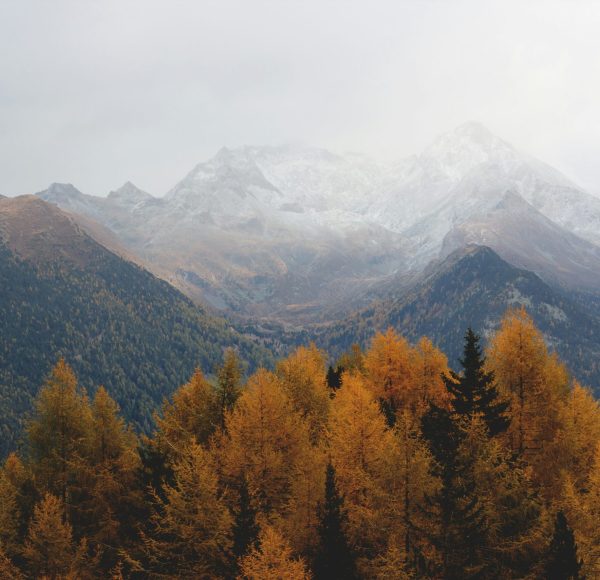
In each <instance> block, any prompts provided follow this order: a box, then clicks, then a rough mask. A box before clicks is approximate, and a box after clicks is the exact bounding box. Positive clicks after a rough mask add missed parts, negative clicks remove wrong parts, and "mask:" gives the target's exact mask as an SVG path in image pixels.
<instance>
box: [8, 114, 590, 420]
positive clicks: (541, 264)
mask: <svg viewBox="0 0 600 580" xmlns="http://www.w3.org/2000/svg"><path fill="white" fill-rule="evenodd" d="M0 234H1V238H2V244H1V248H0V249H1V250H2V251H1V254H2V260H1V264H2V268H3V270H4V276H3V278H2V282H1V283H2V288H0V293H1V294H0V295H2V296H3V297H5V298H4V300H3V303H2V308H3V314H2V315H3V317H4V318H3V320H5V321H6V322H5V331H4V333H3V334H4V336H3V337H2V341H3V342H2V345H1V346H2V349H1V350H2V356H1V357H0V359H1V360H0V362H1V365H0V368H1V369H2V375H1V377H0V384H1V385H2V387H1V388H2V389H3V393H2V397H1V398H2V405H3V407H8V406H9V404H8V403H7V401H12V403H11V404H13V407H15V404H14V402H15V401H18V404H16V407H18V408H19V409H21V410H23V409H27V408H28V405H29V404H30V401H31V395H32V394H33V393H34V392H35V389H36V388H37V386H38V385H39V383H40V381H41V380H42V378H43V376H44V374H45V373H46V372H47V370H48V368H49V366H50V365H51V364H52V363H53V362H54V361H55V359H56V357H57V356H59V355H61V354H64V355H65V356H66V357H67V358H68V359H69V360H70V361H72V362H73V365H74V366H75V368H76V371H77V372H78V373H79V375H80V376H81V377H82V380H83V381H84V383H85V384H88V385H90V387H91V388H94V386H95V385H98V384H100V383H104V384H106V385H107V387H109V390H110V391H111V394H113V396H115V397H116V398H117V400H118V401H119V403H120V404H121V406H122V407H123V409H124V412H125V415H126V416H127V417H128V419H129V420H133V421H134V422H135V423H136V424H137V425H138V427H139V428H141V429H148V428H149V426H150V424H151V419H150V415H151V412H152V409H154V408H155V407H156V405H157V404H158V403H159V402H160V400H161V399H162V397H163V396H164V395H166V394H168V393H169V392H171V391H172V389H173V388H174V386H175V385H176V384H179V383H181V382H182V381H183V380H185V379H186V378H187V375H189V373H190V372H191V369H192V366H193V365H196V364H200V366H202V367H203V368H204V369H205V370H208V371H209V372H210V371H211V370H212V369H214V367H215V365H216V364H218V361H219V360H220V356H221V354H222V351H223V348H224V347H225V346H226V345H228V344H233V345H236V346H237V348H238V350H239V351H240V353H241V354H242V356H243V358H245V359H246V360H247V361H248V364H249V365H250V366H252V365H254V366H256V365H260V364H269V361H270V360H271V358H270V357H271V356H272V354H273V353H274V354H276V355H277V354H282V353H284V352H286V350H288V349H289V348H291V347H292V346H293V345H295V344H298V343H301V342H307V341H309V340H315V341H316V342H317V344H319V345H320V346H323V347H324V348H327V349H328V351H329V352H330V353H331V354H333V355H336V354H340V353H341V352H342V350H344V349H345V348H347V347H348V346H349V345H350V344H351V343H353V342H361V343H363V344H365V343H366V342H368V340H369V338H370V337H371V336H372V334H373V332H375V330H376V329H383V328H385V327H386V326H388V325H391V326H394V327H395V328H397V329H398V331H399V332H401V333H402V334H404V335H406V336H407V337H409V338H410V339H411V340H415V339H416V338H418V336H420V335H422V334H426V335H428V336H430V337H431V338H432V339H433V340H434V341H435V342H436V343H437V344H438V345H439V346H441V347H442V348H443V349H444V350H445V351H446V352H447V353H448V355H449V357H450V359H451V363H452V364H453V365H454V364H455V363H456V357H457V356H458V354H459V351H458V349H459V348H460V344H461V342H462V335H463V333H464V330H465V328H466V326H468V325H471V326H473V327H474V328H475V329H476V330H477V331H478V332H481V333H483V335H484V336H488V335H489V334H490V333H491V332H492V331H493V330H494V329H495V328H496V327H497V325H498V321H499V319H500V318H501V316H502V315H503V313H504V312H505V310H506V308H507V307H509V306H517V305H524V306H525V307H526V308H527V310H528V311H529V312H530V313H531V314H532V316H533V317H534V320H535V322H536V324H538V326H539V327H540V328H541V329H542V330H543V332H544V334H545V336H546V339H547V340H548V342H549V344H550V345H551V347H552V348H553V349H555V350H556V351H557V352H558V353H559V355H560V356H561V357H562V358H564V359H565V360H566V361H567V362H568V364H569V366H570V368H571V370H572V372H573V373H574V375H575V376H576V377H577V378H579V379H581V380H582V381H584V382H586V383H589V384H592V385H593V386H597V385H600V370H599V366H598V363H597V361H598V360H599V354H600V246H599V244H600V199H599V198H597V197H595V196H593V195H591V194H590V193H588V192H586V191H584V190H583V189H581V188H580V187H578V186H576V185H575V184H573V183H572V182H571V181H570V180H569V179H568V178H567V177H565V176H563V175H562V174H561V173H560V172H558V171H557V170H555V169H553V168H551V167H549V166H548V165H546V164H544V163H542V162H541V161H538V160H536V159H534V158H532V157H531V156H529V155H527V154H524V153H521V152H519V151H518V150H517V149H516V148H514V147H512V146H511V145H510V144H508V143H506V142H505V141H503V140H502V139H500V138H498V137H495V136H494V135H492V134H491V133H490V132H489V131H488V130H487V129H485V128H484V127H483V126H482V125H480V124H478V123H467V124H464V125H462V126H460V127H458V128H457V129H455V130H454V131H451V132H450V133H447V134H445V135H442V136H441V137H439V138H438V139H437V140H435V141H434V142H433V143H432V144H431V145H430V146H429V147H427V148H426V149H425V150H424V151H423V152H422V153H421V154H420V155H415V156H412V157H410V158H407V159H402V160H400V161H398V162H394V163H387V164H384V163H379V162H375V161H373V160H370V159H368V158H367V157H365V156H362V155H358V154H346V155H338V154H334V153H331V152H329V151H326V150H324V149H318V148H313V147H307V146H301V145H285V146H280V147H256V146H245V147H239V148H235V149H227V148H224V149H221V150H220V151H219V152H218V153H217V154H216V155H215V156H214V157H213V158H212V159H210V160H208V161H206V162H202V163H199V164H198V165H196V166H195V167H194V168H192V170H191V171H190V172H189V173H188V175H187V176H185V177H184V178H183V179H182V180H181V181H179V182H178V183H176V184H175V186H174V187H173V188H171V190H169V191H168V192H166V194H165V195H164V196H162V197H154V196H152V195H150V194H149V193H147V192H144V191H142V190H140V189H138V188H137V187H136V186H135V185H133V184H132V183H126V184H125V185H123V186H122V187H121V188H119V189H116V190H114V191H111V192H110V193H109V194H108V195H107V196H105V197H101V196H93V195H87V194H84V193H82V192H80V191H79V190H77V189H76V188H75V187H74V186H73V185H70V184H56V183H55V184H52V185H51V186H50V187H49V188H48V189H46V190H45V191H42V192H40V193H38V194H37V196H23V197H20V198H3V199H0ZM15 280H16V281H18V282H15ZM20 288H26V289H27V291H26V292H23V291H22V290H21V289H20ZM185 295H187V297H186V296H185ZM215 315H219V316H221V315H224V316H226V317H227V318H228V320H229V322H226V321H224V320H223V319H221V318H219V317H218V316H217V317H216V316H215ZM125 343H127V344H130V345H131V346H130V347H128V349H129V350H126V352H125V353H124V354H123V352H122V350H123V349H122V347H120V345H122V344H125ZM263 345H267V346H269V347H270V350H271V353H272V354H269V353H267V351H266V350H265V349H264V348H263ZM16 361H18V362H16ZM115 370H116V372H115ZM111 377H112V378H111ZM111 381H112V382H111ZM113 383H114V384H113ZM16 407H15V408H16ZM4 428H5V429H11V428H12V423H11V422H10V421H9V422H8V423H6V424H5V427H4Z"/></svg>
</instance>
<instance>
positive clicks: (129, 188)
mask: <svg viewBox="0 0 600 580" xmlns="http://www.w3.org/2000/svg"><path fill="white" fill-rule="evenodd" d="M107 199H109V200H111V201H112V202H116V203H121V204H128V205H135V204H138V203H141V202H144V201H148V200H152V199H154V197H153V196H151V195H150V194H149V193H147V192H145V191H143V190H141V189H140V188H139V187H137V186H136V185H134V184H133V183H131V181H127V182H125V183H124V184H123V185H122V186H121V187H119V189H115V190H114V191H111V192H110V193H109V194H108V196H107Z"/></svg>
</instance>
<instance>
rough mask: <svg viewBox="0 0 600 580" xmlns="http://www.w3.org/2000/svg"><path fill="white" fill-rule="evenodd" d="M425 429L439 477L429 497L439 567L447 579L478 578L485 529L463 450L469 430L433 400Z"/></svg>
mask: <svg viewBox="0 0 600 580" xmlns="http://www.w3.org/2000/svg"><path fill="white" fill-rule="evenodd" d="M421 428H422V432H423V436H424V438H425V439H426V440H427V442H428V443H429V448H430V451H431V454H432V455H433V457H434V459H435V461H436V463H435V464H434V467H433V470H432V471H433V474H434V475H436V476H437V477H439V478H440V482H441V486H440V488H439V490H438V491H437V492H435V493H434V494H432V495H428V496H427V497H426V503H427V504H428V506H429V508H430V509H431V512H430V514H429V515H430V517H431V518H432V519H433V520H434V525H433V526H432V530H431V533H430V534H429V535H430V541H431V543H432V544H433V546H434V547H435V549H436V550H437V552H438V554H439V560H440V562H439V564H440V567H441V570H440V572H441V574H442V576H443V578H446V579H456V580H458V579H461V580H462V579H466V578H477V577H480V575H481V573H482V572H483V570H484V558H483V548H484V547H485V541H486V535H487V534H486V529H485V522H484V519H483V516H482V507H481V505H480V502H479V501H478V498H477V494H476V486H475V481H474V478H473V473H472V458H470V457H469V456H468V454H466V453H461V451H463V450H462V444H463V442H464V440H465V432H464V431H463V430H462V429H461V427H460V425H459V424H458V423H457V421H456V420H455V418H454V417H453V414H452V412H451V411H448V410H446V409H442V408H440V407H437V406H435V405H433V404H431V405H430V407H429V410H428V411H427V412H426V413H425V414H424V415H423V417H422V419H421Z"/></svg>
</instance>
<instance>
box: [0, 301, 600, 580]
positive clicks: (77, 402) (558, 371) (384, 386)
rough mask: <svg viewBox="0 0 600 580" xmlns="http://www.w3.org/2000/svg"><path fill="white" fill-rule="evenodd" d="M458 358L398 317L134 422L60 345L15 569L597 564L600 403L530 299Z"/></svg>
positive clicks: (9, 487) (256, 570)
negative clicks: (402, 331)
mask: <svg viewBox="0 0 600 580" xmlns="http://www.w3.org/2000/svg"><path fill="white" fill-rule="evenodd" d="M465 332H466V334H465V337H464V341H462V344H461V349H462V351H463V355H462V357H461V368H460V369H457V370H456V371H452V370H451V369H450V368H449V366H448V360H447V358H446V356H445V355H444V353H443V352H441V351H440V350H438V349H437V348H436V347H435V346H434V345H433V344H432V342H431V341H430V340H429V339H427V338H422V339H421V340H419V341H418V342H417V343H416V344H410V343H409V342H408V341H407V340H406V339H404V338H403V337H402V336H399V335H398V334H396V333H395V332H394V331H393V330H388V331H387V332H385V333H379V334H377V335H376V336H375V337H374V338H373V339H372V341H371V343H370V345H369V347H368V348H367V349H365V350H364V351H362V350H361V349H360V348H359V347H358V346H354V347H352V348H351V349H350V350H349V351H348V352H347V353H345V354H344V355H343V356H341V357H340V358H339V359H338V360H337V361H335V363H333V364H331V366H328V363H327V361H328V358H327V354H326V353H324V352H321V351H319V350H318V349H317V348H316V347H315V346H314V345H311V346H303V347H300V348H298V349H297V350H296V351H295V352H293V353H292V354H291V355H290V356H288V357H287V358H285V359H283V360H281V361H279V362H278V363H277V364H276V366H275V368H274V370H273V371H268V370H265V369H259V370H257V371H256V372H255V373H254V374H252V375H251V376H250V377H249V378H248V379H247V381H243V379H242V376H243V373H242V369H241V366H240V361H239V359H238V356H237V354H236V352H235V350H233V349H230V350H228V351H227V352H226V354H225V358H224V360H223V362H222V364H221V366H220V367H219V369H218V371H217V373H216V378H215V380H214V381H212V382H209V381H208V380H207V378H205V376H204V375H203V373H202V371H201V370H200V369H198V370H196V372H195V373H194V374H193V376H191V377H190V379H189V382H187V383H186V384H184V385H182V386H181V387H180V388H179V389H178V390H177V391H176V392H175V393H174V394H173V396H172V398H171V399H170V400H167V401H165V402H164V404H163V406H162V409H161V411H160V412H159V413H157V414H156V416H155V423H156V429H155V431H154V433H153V434H152V435H151V436H146V435H141V436H138V435H137V434H136V433H135V432H134V431H133V429H132V428H131V426H129V425H127V424H125V422H124V420H123V419H122V418H121V417H120V415H119V408H118V406H117V404H116V403H115V402H114V401H113V399H112V398H111V397H110V396H109V395H108V393H107V391H106V390H105V389H104V388H100V389H98V390H97V391H96V392H95V394H94V395H93V397H91V398H90V397H88V395H87V394H86V392H85V391H84V389H83V388H82V387H81V386H79V385H78V381H77V378H76V376H75V374H74V372H73V370H72V369H71V367H70V366H69V365H68V364H67V363H66V362H65V361H64V360H62V359H61V360H59V361H58V363H57V364H56V366H55V367H54V369H53V370H52V372H51V373H50V374H49V376H48V377H47V379H46V380H45V382H44V383H43V385H42V386H41V389H40V391H39V393H38V395H37V399H36V402H35V412H34V414H33V416H32V418H31V420H30V421H29V423H28V425H27V430H26V442H25V443H24V445H23V451H22V452H19V453H18V454H15V453H13V454H11V455H9V456H8V458H7V459H6V461H5V463H4V466H3V468H2V470H1V472H0V498H1V499H0V577H2V578H84V579H85V578H115V579H116V578H246V579H251V580H264V579H280V578H289V579H306V578H315V579H317V580H319V579H333V578H336V579H340V580H343V579H358V578H382V579H383V578H385V579H387V580H391V579H405V578H447V579H463V578H482V579H485V578H552V579H554V578H556V579H567V578H573V579H576V578H584V577H587V578H594V577H597V575H598V574H600V405H599V404H598V402H597V401H596V400H595V399H594V398H593V396H592V395H591V392H590V391H589V390H588V389H587V388H585V387H583V386H581V385H580V384H578V383H577V382H576V381H574V380H572V379H571V377H570V375H569V372H568V371H567V369H566V367H565V366H564V365H563V363H562V362H561V361H560V360H558V358H557V357H556V356H555V355H554V354H551V353H550V352H549V351H548V349H547V347H546V344H545V342H544V339H543V336H542V334H541V333H540V332H539V331H538V330H537V329H536V328H535V326H534V325H533V323H532V321H531V319H530V318H529V316H528V315H527V313H526V312H525V311H524V310H522V309H521V310H511V311H509V312H508V313H507V314H506V316H505V317H504V319H503V321H502V324H501V326H500V328H499V330H498V332H497V333H496V334H495V335H494V336H493V337H492V338H491V339H490V341H489V344H488V345H487V347H486V348H485V349H484V348H483V346H482V344H481V343H480V339H479V337H478V336H477V335H476V334H474V333H473V332H472V331H471V330H470V329H465Z"/></svg>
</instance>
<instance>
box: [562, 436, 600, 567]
mask: <svg viewBox="0 0 600 580" xmlns="http://www.w3.org/2000/svg"><path fill="white" fill-rule="evenodd" d="M564 485H565V488H564V491H563V494H562V499H561V504H562V509H563V511H564V512H565V515H566V516H567V517H568V519H569V521H570V522H572V525H573V531H574V533H575V538H576V540H577V544H578V548H579V554H580V556H581V558H582V559H583V562H584V567H583V571H584V572H585V573H586V575H587V576H588V577H590V578H595V577H596V576H598V575H599V574H600V439H599V440H598V442H597V443H596V446H595V453H594V456H593V458H592V461H591V467H590V468H589V469H587V477H586V479H585V480H584V481H583V482H582V483H581V484H579V485H576V484H575V481H574V479H573V478H571V477H570V476H568V477H567V478H566V480H565V484H564Z"/></svg>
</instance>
